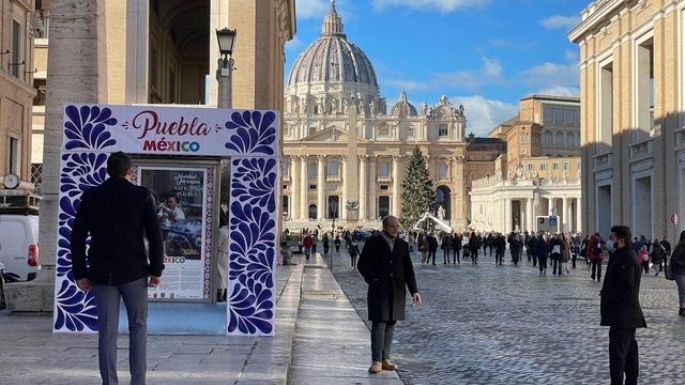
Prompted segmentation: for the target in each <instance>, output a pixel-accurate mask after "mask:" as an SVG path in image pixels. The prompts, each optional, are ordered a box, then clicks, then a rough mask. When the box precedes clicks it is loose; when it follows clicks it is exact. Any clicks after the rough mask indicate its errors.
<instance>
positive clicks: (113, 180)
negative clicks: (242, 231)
mask: <svg viewBox="0 0 685 385" xmlns="http://www.w3.org/2000/svg"><path fill="white" fill-rule="evenodd" d="M131 167H132V162H131V158H130V157H129V156H128V155H127V154H125V153H123V152H121V151H119V152H115V153H113V154H111V155H110V156H109V158H108V159H107V174H109V176H110V178H109V179H107V180H106V181H105V182H104V183H102V184H101V185H100V186H97V187H92V188H90V189H88V190H86V191H85V192H84V193H83V195H82V196H81V204H80V206H79V207H78V208H77V210H76V218H75V220H74V224H73V229H72V233H71V262H72V266H71V267H72V271H73V274H74V278H75V279H76V285H77V286H78V288H79V289H80V290H81V291H84V292H88V291H90V290H93V294H94V299H95V304H96V306H97V315H98V318H97V329H98V362H99V368H100V376H101V377H102V383H103V384H118V383H119V379H118V377H117V362H118V361H117V336H118V334H119V306H120V303H121V301H122V300H123V302H124V306H125V307H126V315H127V317H128V331H129V353H128V357H129V370H130V372H131V385H144V384H145V382H146V381H145V377H146V372H147V366H146V365H147V315H148V302H147V301H148V287H153V288H154V287H158V286H159V285H160V283H161V275H162V271H163V270H164V244H163V241H162V231H161V228H160V223H159V220H158V218H157V214H156V213H155V203H154V202H153V198H152V194H151V193H150V190H148V189H146V188H145V187H142V186H136V185H134V184H133V183H131V179H132V177H133V173H132V171H131ZM89 237H90V245H89V247H86V243H87V242H86V240H87V239H88V238H89ZM145 238H147V247H146V245H145ZM72 295H74V294H73V293H72ZM17 382H18V383H19V382H22V381H17Z"/></svg>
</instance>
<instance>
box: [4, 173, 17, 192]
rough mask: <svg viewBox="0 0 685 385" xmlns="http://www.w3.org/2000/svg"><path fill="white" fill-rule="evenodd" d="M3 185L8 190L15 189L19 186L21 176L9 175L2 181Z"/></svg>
mask: <svg viewBox="0 0 685 385" xmlns="http://www.w3.org/2000/svg"><path fill="white" fill-rule="evenodd" d="M2 184H3V186H5V188H7V189H15V188H17V187H18V186H19V176H17V174H12V173H10V174H7V175H5V177H4V178H3V179H2Z"/></svg>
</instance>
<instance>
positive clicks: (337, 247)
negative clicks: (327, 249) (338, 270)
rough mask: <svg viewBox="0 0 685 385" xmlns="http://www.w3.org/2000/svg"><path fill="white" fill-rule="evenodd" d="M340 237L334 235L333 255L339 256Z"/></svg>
mask: <svg viewBox="0 0 685 385" xmlns="http://www.w3.org/2000/svg"><path fill="white" fill-rule="evenodd" d="M340 243H341V242H340V236H339V235H336V236H335V241H333V245H334V246H335V254H337V255H338V256H340Z"/></svg>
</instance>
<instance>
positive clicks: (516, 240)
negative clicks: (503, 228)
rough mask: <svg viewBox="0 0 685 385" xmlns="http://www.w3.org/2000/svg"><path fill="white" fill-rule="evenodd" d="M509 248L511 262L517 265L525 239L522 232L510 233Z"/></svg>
mask: <svg viewBox="0 0 685 385" xmlns="http://www.w3.org/2000/svg"><path fill="white" fill-rule="evenodd" d="M509 250H510V251H511V262H513V263H514V266H517V265H518V263H519V261H520V260H521V253H522V251H523V239H522V238H521V234H519V233H514V232H512V233H511V235H509Z"/></svg>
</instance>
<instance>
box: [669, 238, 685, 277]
mask: <svg viewBox="0 0 685 385" xmlns="http://www.w3.org/2000/svg"><path fill="white" fill-rule="evenodd" d="M670 263H671V270H672V272H673V274H678V275H685V245H683V244H682V243H681V244H678V245H677V246H676V247H675V249H674V250H673V254H672V255H671V261H670Z"/></svg>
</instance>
